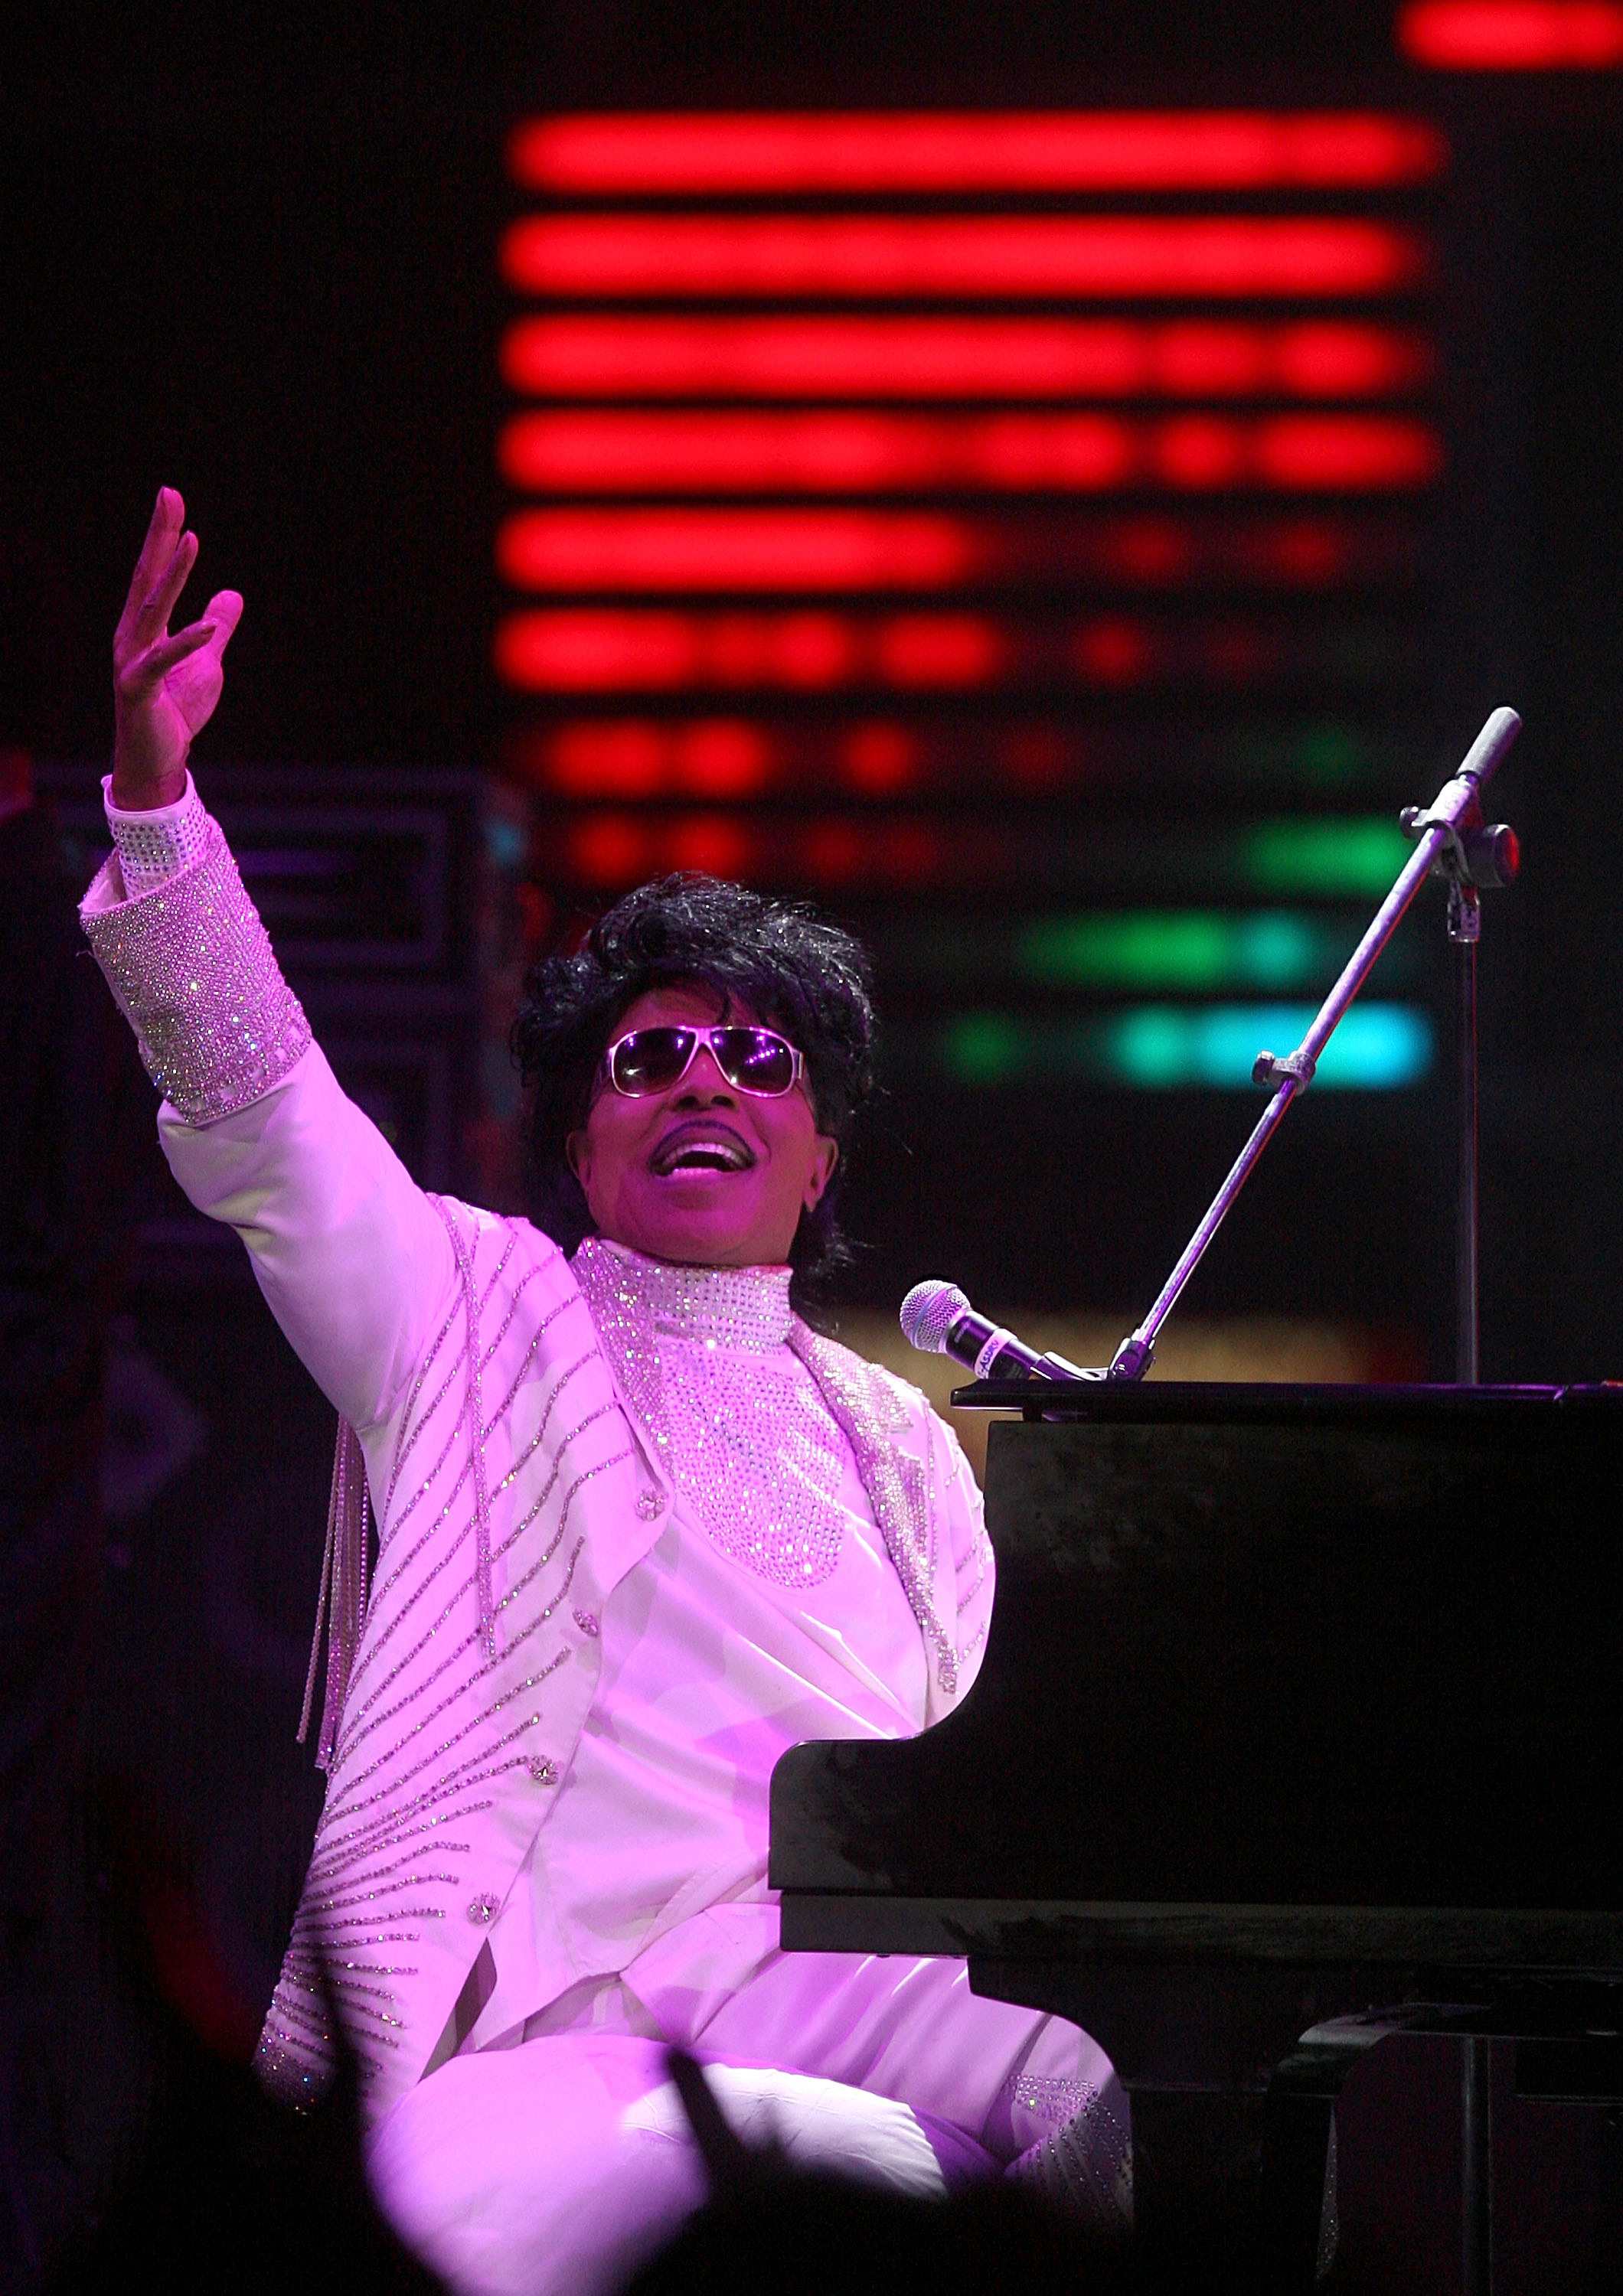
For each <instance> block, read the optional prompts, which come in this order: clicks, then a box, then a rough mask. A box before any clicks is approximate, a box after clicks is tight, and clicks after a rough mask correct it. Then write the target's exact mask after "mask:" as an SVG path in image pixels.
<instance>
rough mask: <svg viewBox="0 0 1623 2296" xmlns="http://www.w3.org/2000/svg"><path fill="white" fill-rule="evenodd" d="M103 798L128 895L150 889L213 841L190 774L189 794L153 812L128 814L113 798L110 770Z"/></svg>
mask: <svg viewBox="0 0 1623 2296" xmlns="http://www.w3.org/2000/svg"><path fill="white" fill-rule="evenodd" d="M102 803H103V807H104V808H105V810H106V814H107V826H108V828H109V829H110V830H111V832H112V841H113V847H114V849H115V850H116V851H117V853H118V857H119V872H120V873H121V874H122V876H123V879H124V890H125V891H126V892H127V893H128V896H129V898H130V899H131V900H132V901H133V900H136V899H137V898H139V897H140V895H141V894H143V893H150V892H151V890H152V887H153V886H154V885H161V884H162V882H163V881H164V879H165V878H166V877H174V876H177V875H178V874H179V873H180V872H181V870H183V869H189V868H190V867H191V865H192V864H193V862H194V861H195V860H197V859H198V858H199V857H200V856H201V854H202V849H203V848H204V846H205V845H207V843H208V841H209V831H210V826H211V824H210V819H209V812H208V808H207V807H206V806H205V805H204V804H203V801H202V798H200V797H199V796H198V794H197V785H196V783H194V781H193V779H192V776H191V775H190V774H188V775H186V786H185V795H184V796H183V797H177V799H176V800H175V802H174V804H173V805H160V806H154V807H153V808H152V811H151V812H150V813H125V812H123V811H121V810H120V808H119V807H118V806H116V805H114V803H113V801H112V775H111V774H107V775H103V781H102Z"/></svg>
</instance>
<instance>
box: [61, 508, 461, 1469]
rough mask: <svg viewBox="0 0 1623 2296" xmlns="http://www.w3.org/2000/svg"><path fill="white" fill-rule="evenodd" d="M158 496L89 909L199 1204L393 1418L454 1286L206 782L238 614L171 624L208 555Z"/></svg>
mask: <svg viewBox="0 0 1623 2296" xmlns="http://www.w3.org/2000/svg"><path fill="white" fill-rule="evenodd" d="M196 559H197V537H196V536H195V535H194V534H191V533H189V532H187V531H186V530H185V505H184V504H183V503H182V501H181V498H180V496H179V495H178V494H177V493H176V492H175V491H174V489H173V488H169V487H165V488H163V489H162V490H161V492H160V494H159V496H158V500H157V504H156V506H155V508H154V509H153V512H152V523H151V525H150V526H149V527H148V529H147V534H146V540H145V542H144V545H143V546H142V550H141V555H140V558H139V559H138V561H137V562H136V570H135V575H134V578H133V579H132V581H131V583H130V588H129V595H128V599H127V600H126V602H125V606H124V611H123V613H122V614H121V615H120V617H119V627H118V631H117V634H116V635H115V637H114V640H113V673H114V677H113V692H114V701H115V712H116V728H117V731H116V738H115V743H114V751H113V770H112V773H111V776H110V778H109V780H108V782H107V783H105V785H104V786H105V790H106V794H107V809H108V821H109V824H110V826H111V831H112V836H113V847H114V849H113V853H112V856H111V858H110V859H109V861H108V862H107V864H106V865H105V866H104V867H103V870H102V871H101V873H99V875H98V876H97V877H96V879H95V882H94V884H93V885H92V886H91V888H90V890H89V892H88V893H87V895H86V898H85V902H84V906H83V910H82V913H81V914H82V915H83V919H84V924H85V930H86V931H87V934H88V935H89V938H90V942H91V946H92V947H93V948H94V949H95V955H96V957H97V959H98V961H99V963H100V964H101V966H102V969H103V972H105V974H106V975H107V979H108V981H109V983H110V984H111V988H112V992H113V995H114V996H115V997H116V998H117V1000H118V1002H119V1006H120V1008H121V1009H122V1011H123V1012H124V1013H125V1015H126V1017H127V1018H128V1021H130V1024H131V1026H132V1027H133V1028H134V1029H135V1030H136V1036H137V1037H138V1038H139V1040H140V1045H141V1053H142V1058H143V1059H144V1062H145V1063H146V1067H147V1070H148V1072H149V1073H150V1075H151V1076H152V1079H153V1081H154V1082H155V1083H156V1084H158V1085H159V1086H160V1087H161V1090H162V1092H163V1095H164V1105H163V1107H162V1109H161V1112H160V1116H159V1130H160V1133H161V1138H162V1142H163V1147H164V1152H165V1153H166V1155H167V1156H168V1158H169V1164H170V1167H171V1169H172V1170H173V1171H174V1174H175V1177H176V1178H177V1180H178V1181H179V1183H180V1185H181V1186H182V1187H183V1188H184V1189H185V1192H186V1193H187V1195H188V1196H189V1197H190V1198H191V1200H192V1201H193V1202H194V1204H195V1205H196V1206H197V1208H198V1210H200V1211H203V1212H206V1213H208V1214H209V1215H210V1218H215V1219H219V1220H224V1221H227V1223H229V1225H230V1226H233V1227H235V1229H236V1230H237V1233H238V1234H240V1235H241V1236H242V1238H243V1242H244V1243H245V1244H246V1245H247V1247H248V1249H249V1251H250V1252H251V1254H252V1257H253V1265H254V1271H255V1274H256V1275H258V1277H259V1281H260V1286H261V1288H262V1290H263V1291H264V1292H265V1295H266V1298H267V1299H268V1301H269V1303H270V1306H271V1308H272V1310H273V1312H274V1313H275V1315H276V1320H277V1321H278V1323H279V1324H281V1325H282V1328H283V1330H284V1332H285V1333H286V1334H287V1336H288V1339H289V1340H290V1341H291V1342H292V1345H293V1347H294V1348H295V1349H297V1351H298V1353H299V1355H300V1356H301V1357H302V1359H303V1361H304V1362H305V1364H306V1365H308V1367H309V1370H310V1371H311V1373H312V1374H314V1376H315V1377H316V1379H317V1382H319V1383H320V1385H321V1387H322V1388H323V1390H325V1393H326V1394H327V1395H328V1396H329V1397H330V1398H331V1399H332V1401H333V1402H334V1404H336V1405H337V1406H338V1408H339V1409H340V1410H341V1411H342V1413H343V1414H344V1415H345V1417H346V1418H348V1419H350V1420H351V1421H352V1422H353V1423H355V1424H356V1425H357V1426H358V1427H362V1428H365V1427H366V1426H367V1425H369V1424H374V1423H376V1422H377V1421H378V1420H380V1419H381V1418H383V1417H384V1416H385V1415H387V1414H388V1412H389V1410H390V1408H391V1405H392V1403H393V1401H394V1400H395V1398H396V1397H397V1396H398V1395H399V1393H400V1390H401V1387H402V1386H403V1384H404V1382H405V1381H406V1379H407V1377H408V1373H409V1371H410V1368H411V1366H412V1365H413V1364H414V1362H415V1361H416V1359H417V1357H419V1356H420V1354H421V1352H422V1346H423V1340H424V1333H425V1331H426V1330H427V1329H428V1327H429V1325H430V1324H431V1322H432V1321H433V1318H434V1317H435V1316H443V1315H444V1312H445V1303H446V1301H447V1300H448V1299H449V1296H450V1293H451V1290H452V1287H453V1285H454V1283H455V1281H456V1270H455V1264H454V1260H453V1257H452V1251H451V1246H450V1243H449V1238H448V1237H447V1234H446V1233H445V1230H444V1228H443V1226H441V1222H440V1220H439V1219H438V1218H437V1217H436V1216H435V1214H434V1211H433V1207H432V1206H431V1205H430V1204H429V1203H428V1201H427V1200H426V1199H425V1198H424V1196H423V1194H422V1193H421V1192H420V1190H419V1189H418V1188H417V1187H416V1185H415V1183H414V1182H413V1181H412V1179H411V1177H410V1176H409V1174H408V1172H407V1171H406V1169H405V1168H404V1166H403V1165H402V1164H401V1163H400V1159H399V1158H398V1157H397V1156H396V1155H395V1153H394V1152H393V1150H392V1149H391V1147H390V1146H389V1144H388V1143H387V1141H385V1140H384V1139H383V1136H382V1135H381V1134H380V1133H379V1132H378V1130H377V1128H376V1127H375V1125H374V1124H373V1123H372V1122H371V1121H370V1120H369V1119H368V1118H367V1117H366V1116H365V1115H364V1114H363V1113H362V1112H361V1111H360V1110H359V1109H358V1108H357V1107H356V1106H355V1105H354V1103H352V1102H350V1100H348V1099H347V1098H346V1097H345V1096H344V1095H343V1093H342V1091H341V1090H340V1089H339V1087H338V1084H337V1082H336V1080H335V1078H334V1076H333V1072H332V1070H331V1069H330V1068H329V1067H328V1066H327V1063H326V1061H325V1058H324V1057H323V1055H322V1054H321V1052H320V1050H319V1049H318V1048H317V1046H314V1045H313V1044H312V1042H311V1039H310V1031H309V1022H308V1021H306V1019H305V1016H304V1013H303V1011H302V1009H301V1006H300V1004H299V1001H298V999H297V998H296V997H295V996H294V995H293V994H292V990H291V989H290V988H288V986H287V983H286V982H285V981H284V980H283V978H282V974H281V972H280V970H279V969H278V967H277V964H276V957H275V955H274V954H273V953H272V950H271V947H270V943H269V940H268V938H267V935H266V932H265V929H264V927H263V925H262V924H261V923H260V919H259V916H258V914H257V913H256V911H255V909H254V906H253V904H252V902H251V900H250V899H249V898H248V895H247V893H246V891H245V890H244V889H243V881H242V879H241V877H240V876H239V875H238V873H237V869H236V864H235V861H234V860H233V859H232V857H231V854H230V851H229V850H228V849H227V845H226V842H225V840H224V838H223V837H222V835H221V834H220V831H219V827H218V824H217V823H216V822H215V821H214V820H213V819H212V818H211V817H210V815H209V813H208V812H207V810H206V809H205V808H204V806H203V804H202V799H200V798H199V797H198V795H197V792H196V790H195V788H194V785H193V783H192V779H191V775H190V774H189V772H188V771H187V765H186V759H187V756H188V753H189V751H190V749H191V744H192V741H193V738H194V735H195V734H198V733H199V732H200V731H201V730H202V727H203V726H205V725H206V724H207V722H208V720H209V718H210V716H211V715H212V714H213V711H214V708H215V705H216V703H217V702H218V700H219V696H220V690H221V685H222V683H223V671H222V668H221V662H222V657H223V656H224V653H225V650H226V647H227V644H228V643H229V641H230V638H231V635H232V633H233V631H234V630H235V627H236V625H237V622H238V619H240V617H241V614H242V611H243V601H242V599H241V597H240V596H239V595H238V594H237V593H236V592H235V590H220V591H217V592H216V594H214V596H213V597H212V598H210V601H209V604H208V607H207V609H206V610H205V612H204V614H203V617H202V619H201V620H200V621H196V622H194V623H192V624H191V625H190V626H189V627H186V628H185V629H182V630H179V631H177V632H176V633H175V634H174V635H170V634H169V618H170V616H171V614H172V613H173V611H174V609H175V606H176V604H177V602H178V600H179V597H180V594H181V592H182V590H183V589H184V588H185V583H186V580H187V578H188V577H189V576H190V574H191V571H192V569H193V567H194V564H195V562H196Z"/></svg>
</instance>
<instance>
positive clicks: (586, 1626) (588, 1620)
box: [575, 1611, 603, 1642]
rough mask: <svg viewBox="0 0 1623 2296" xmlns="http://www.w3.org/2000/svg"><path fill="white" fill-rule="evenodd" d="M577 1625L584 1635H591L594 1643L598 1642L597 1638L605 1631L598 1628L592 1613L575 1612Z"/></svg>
mask: <svg viewBox="0 0 1623 2296" xmlns="http://www.w3.org/2000/svg"><path fill="white" fill-rule="evenodd" d="M575 1624H576V1626H578V1627H579V1628H580V1629H581V1633H582V1634H583V1635H589V1636H591V1638H592V1640H593V1641H594V1642H596V1641H597V1636H599V1635H600V1634H601V1633H602V1631H603V1629H602V1628H600V1627H599V1626H598V1624H597V1619H596V1617H595V1616H594V1615H593V1613H592V1612H591V1611H576V1612H575Z"/></svg>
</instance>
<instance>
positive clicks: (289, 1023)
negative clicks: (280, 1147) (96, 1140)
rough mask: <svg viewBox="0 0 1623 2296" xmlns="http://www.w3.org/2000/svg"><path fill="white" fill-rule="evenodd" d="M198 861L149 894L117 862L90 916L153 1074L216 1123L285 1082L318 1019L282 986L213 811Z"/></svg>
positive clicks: (191, 1116)
mask: <svg viewBox="0 0 1623 2296" xmlns="http://www.w3.org/2000/svg"><path fill="white" fill-rule="evenodd" d="M203 820H204V822H205V824H206V825H207V834H206V837H205V840H204V842H203V844H202V849H201V851H200V853H199V854H198V856H197V857H196V858H195V859H194V860H193V861H192V862H191V863H190V865H188V866H186V867H185V868H184V869H183V870H181V872H180V873H178V874H177V875H175V876H168V877H165V878H163V879H162V880H161V882H159V883H158V884H157V885H155V886H154V888H153V890H152V891H151V892H149V893H144V894H143V895H142V896H141V897H140V898H139V899H136V900H126V901H121V902H119V903H118V905H117V906H114V907H108V906H102V907H101V912H100V914H95V910H96V908H97V906H98V904H104V903H105V902H107V901H108V900H109V898H111V897H112V896H114V895H116V893H117V890H118V886H117V882H116V881H111V871H112V870H113V869H114V868H115V866H118V865H119V864H118V863H117V862H116V861H115V860H110V861H108V862H107V863H106V864H105V865H103V869H102V871H101V873H99V874H98V876H97V877H96V879H95V882H94V883H93V884H92V886H91V888H90V890H89V892H88V893H87V895H86V897H85V903H84V906H83V907H82V908H81V909H80V912H79V920H80V922H81V923H82V924H83V926H84V928H85V931H86V934H87V937H88V939H89V942H90V946H91V947H92V949H93V950H94V951H95V959H96V963H97V964H99V965H100V966H101V968H102V971H103V972H104V973H105V974H106V976H107V985H108V987H109V988H111V990H112V994H113V998H114V1001H115V1003H116V1004H117V1005H118V1007H119V1011H120V1012H121V1013H123V1015H124V1017H125V1019H126V1020H127V1021H128V1022H129V1024H130V1026H131V1028H133V1029H134V1030H135V1032H136V1037H137V1038H138V1039H139V1041H140V1046H141V1057H142V1059H143V1060H144V1062H145V1063H146V1071H147V1074H148V1075H149V1076H150V1077H151V1078H152V1082H153V1083H154V1084H155V1085H157V1086H158V1087H159V1088H160V1090H161V1092H162V1094H163V1095H164V1097H165V1099H166V1100H168V1101H169V1104H170V1106H171V1107H172V1108H174V1109H175V1111H177V1114H178V1115H180V1116H182V1117H183V1118H184V1119H185V1121H186V1122H187V1123H188V1124H212V1123H214V1122H216V1121H217V1120H218V1119H219V1118H220V1117H222V1116H230V1115H231V1114H233V1113H234V1111H235V1110H237V1109H239V1108H246V1107H247V1105H248V1103H250V1102H251V1101H254V1100H258V1099H260V1097H261V1095H264V1094H265V1093H268V1091H269V1090H270V1088H271V1087H272V1086H273V1085H275V1084H278V1083H280V1081H281V1079H282V1078H284V1076H285V1075H286V1074H287V1071H288V1070H289V1069H291V1068H292V1065H293V1063H294V1062H296V1061H298V1060H300V1059H301V1058H302V1056H303V1054H305V1053H306V1052H308V1051H309V1044H310V1029H309V1021H307V1020H306V1019H305V1017H304V1011H303V1007H302V1006H301V1005H300V1003H299V1000H298V998H297V997H296V996H294V995H293V993H292V989H291V988H289V987H288V985H287V983H286V981H285V980H283V978H282V975H281V972H280V971H279V970H278V968H277V965H276V958H275V956H274V955H272V953H271V947H270V941H269V939H268V936H267V934H266V931H265V928H264V926H263V925H262V924H261V923H260V916H259V912H258V910H257V909H256V908H255V907H254V906H253V903H252V902H251V900H250V899H249V898H248V895H247V893H246V891H245V890H244V889H243V881H242V879H241V877H239V876H238V874H237V869H236V863H235V861H234V860H233V859H232V857H231V854H230V851H229V849H227V844H226V840H225V839H224V838H223V837H222V836H221V835H220V832H219V829H218V825H217V824H215V823H214V822H213V821H212V820H210V817H209V816H208V815H207V814H206V813H205V814H204V815H203Z"/></svg>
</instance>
